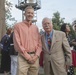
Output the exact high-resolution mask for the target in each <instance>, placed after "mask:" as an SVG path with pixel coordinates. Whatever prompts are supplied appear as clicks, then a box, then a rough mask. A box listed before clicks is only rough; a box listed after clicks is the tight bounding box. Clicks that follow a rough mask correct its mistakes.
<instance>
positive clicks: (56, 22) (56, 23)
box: [52, 11, 65, 30]
mask: <svg viewBox="0 0 76 75" xmlns="http://www.w3.org/2000/svg"><path fill="white" fill-rule="evenodd" d="M64 19H65V18H61V17H60V13H59V12H58V11H57V12H55V13H53V17H52V22H53V25H54V29H56V30H60V28H61V25H62V24H63V23H64Z"/></svg>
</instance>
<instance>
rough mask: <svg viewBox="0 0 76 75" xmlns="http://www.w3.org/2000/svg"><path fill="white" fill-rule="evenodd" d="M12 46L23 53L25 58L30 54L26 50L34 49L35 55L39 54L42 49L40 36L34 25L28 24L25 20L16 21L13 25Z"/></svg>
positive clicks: (31, 50)
mask: <svg viewBox="0 0 76 75" xmlns="http://www.w3.org/2000/svg"><path fill="white" fill-rule="evenodd" d="M13 40H14V47H15V49H16V50H17V51H18V52H20V53H25V55H26V56H25V57H26V59H29V57H30V55H29V54H28V53H27V52H33V51H36V55H38V56H40V53H41V51H42V44H41V37H40V34H39V31H38V28H37V26H36V25H33V24H32V23H31V24H30V25H29V24H28V22H27V21H23V22H20V23H17V24H16V25H15V26H14V37H13Z"/></svg>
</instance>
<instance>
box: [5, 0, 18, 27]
mask: <svg viewBox="0 0 76 75" xmlns="http://www.w3.org/2000/svg"><path fill="white" fill-rule="evenodd" d="M12 7H13V5H12V3H11V2H9V1H8V0H6V1H5V20H6V27H7V28H8V27H10V26H12V25H13V24H14V23H16V22H17V21H16V20H15V18H14V17H12V14H11V10H12ZM9 22H11V25H10V24H9Z"/></svg>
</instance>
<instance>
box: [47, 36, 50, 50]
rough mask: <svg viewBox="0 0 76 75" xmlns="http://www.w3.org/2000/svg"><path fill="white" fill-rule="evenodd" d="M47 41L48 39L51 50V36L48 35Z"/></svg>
mask: <svg viewBox="0 0 76 75" xmlns="http://www.w3.org/2000/svg"><path fill="white" fill-rule="evenodd" d="M47 41H48V48H49V50H50V48H51V38H49V37H48V39H47Z"/></svg>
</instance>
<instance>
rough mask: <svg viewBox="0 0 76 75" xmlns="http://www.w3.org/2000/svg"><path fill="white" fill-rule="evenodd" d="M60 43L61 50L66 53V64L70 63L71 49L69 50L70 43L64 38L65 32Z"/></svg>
mask: <svg viewBox="0 0 76 75" xmlns="http://www.w3.org/2000/svg"><path fill="white" fill-rule="evenodd" d="M62 42H63V43H62V45H63V50H64V52H65V55H66V57H65V58H66V65H72V54H71V50H70V45H69V43H68V40H67V38H66V35H65V33H63V41H62Z"/></svg>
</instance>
